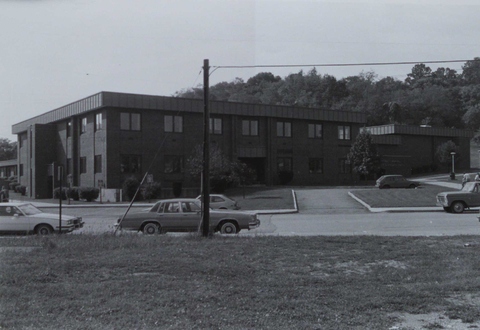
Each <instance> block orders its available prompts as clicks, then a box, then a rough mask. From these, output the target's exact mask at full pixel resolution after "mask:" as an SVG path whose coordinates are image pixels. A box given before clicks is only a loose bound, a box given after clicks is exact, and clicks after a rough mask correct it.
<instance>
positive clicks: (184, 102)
mask: <svg viewBox="0 0 480 330" xmlns="http://www.w3.org/2000/svg"><path fill="white" fill-rule="evenodd" d="M209 108H210V143H211V147H214V148H219V149H220V150H222V152H223V153H224V154H225V155H226V156H227V158H229V159H230V160H240V161H243V162H244V163H246V164H247V165H248V166H249V167H251V168H253V169H254V170H255V171H256V175H257V178H256V180H257V182H258V183H263V184H266V185H277V184H280V183H281V182H282V179H281V175H280V173H283V172H290V173H293V177H292V179H291V181H290V182H289V184H292V185H341V184H349V183H351V182H353V179H354V178H353V174H352V172H351V168H350V164H349V163H348V161H347V154H348V153H349V151H350V148H351V145H352V143H353V141H354V139H355V137H356V136H357V134H358V132H359V130H360V128H361V127H362V126H364V124H365V121H366V119H365V116H364V114H362V113H358V112H350V111H330V110H320V109H309V108H297V107H288V106H270V105H258V104H245V103H232V102H220V101H212V102H210V104H209ZM12 132H13V134H17V136H18V159H17V166H18V178H19V182H20V184H22V185H24V186H26V187H27V195H29V196H31V197H35V198H48V197H51V196H52V191H53V188H54V186H55V185H56V181H57V179H58V175H59V174H58V173H57V172H58V168H59V166H61V167H62V168H63V169H64V171H63V172H64V173H63V176H62V179H63V180H64V182H68V183H69V184H71V185H72V186H94V187H100V186H101V187H104V188H110V189H119V188H122V185H123V182H124V181H125V180H126V179H127V178H129V177H132V176H134V177H136V178H138V179H141V178H142V177H143V176H144V175H145V173H147V172H148V174H150V175H151V177H152V178H153V180H154V181H155V182H160V183H161V185H162V187H165V189H171V188H172V186H173V185H175V184H177V185H181V186H182V187H183V188H184V189H187V188H190V187H192V188H198V187H199V186H200V179H199V178H196V177H192V175H190V174H189V171H188V159H189V158H190V157H192V155H193V154H194V150H195V148H198V147H201V145H202V142H203V100H197V99H184V98H175V97H163V96H151V95H138V94H125V93H112V92H100V93H98V94H95V95H92V96H89V97H87V98H84V99H82V100H79V101H76V102H73V103H71V104H68V105H66V106H64V107H61V108H58V109H55V110H52V111H50V112H47V113H44V114H42V115H39V116H37V117H34V118H31V119H29V120H26V121H23V122H21V123H18V124H15V125H13V127H12Z"/></svg>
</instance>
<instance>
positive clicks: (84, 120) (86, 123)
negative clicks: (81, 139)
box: [80, 117, 88, 134]
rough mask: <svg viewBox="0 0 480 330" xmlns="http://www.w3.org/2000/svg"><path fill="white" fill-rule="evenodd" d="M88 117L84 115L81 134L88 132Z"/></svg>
mask: <svg viewBox="0 0 480 330" xmlns="http://www.w3.org/2000/svg"><path fill="white" fill-rule="evenodd" d="M87 125H88V121H87V117H82V120H81V122H80V134H83V133H86V132H87Z"/></svg>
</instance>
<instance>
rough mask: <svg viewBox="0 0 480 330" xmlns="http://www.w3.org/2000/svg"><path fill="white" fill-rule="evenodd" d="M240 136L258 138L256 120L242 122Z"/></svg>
mask: <svg viewBox="0 0 480 330" xmlns="http://www.w3.org/2000/svg"><path fill="white" fill-rule="evenodd" d="M242 135H250V136H258V120H242Z"/></svg>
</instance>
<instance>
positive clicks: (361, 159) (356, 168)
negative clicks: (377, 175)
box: [347, 129, 380, 179]
mask: <svg viewBox="0 0 480 330" xmlns="http://www.w3.org/2000/svg"><path fill="white" fill-rule="evenodd" d="M347 159H348V161H349V162H350V164H351V165H352V170H353V172H354V173H357V174H359V175H360V176H363V177H364V178H365V179H367V177H368V175H369V174H372V173H374V172H375V171H376V170H378V169H379V167H380V157H379V155H378V153H377V148H376V146H375V144H374V143H373V139H372V135H371V134H370V132H368V131H367V130H365V129H364V130H362V131H361V132H360V133H359V134H358V135H357V138H356V139H355V142H354V143H353V145H352V148H351V149H350V153H349V154H348V156H347Z"/></svg>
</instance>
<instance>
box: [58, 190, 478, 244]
mask: <svg viewBox="0 0 480 330" xmlns="http://www.w3.org/2000/svg"><path fill="white" fill-rule="evenodd" d="M296 194H297V202H298V208H299V212H298V213H293V214H275V215H261V217H260V219H261V222H262V224H261V226H260V227H259V228H257V229H255V230H251V231H242V232H241V233H240V234H241V235H279V236H288V235H302V236H312V235H381V236H397V235H400V236H444V235H480V223H479V222H478V220H477V215H478V211H470V212H465V213H463V214H450V213H445V212H443V211H437V212H381V213H371V212H369V211H368V210H366V209H365V208H364V207H363V206H362V205H361V204H360V203H358V202H357V201H355V200H354V199H352V198H351V197H350V196H348V189H299V190H296ZM138 210H139V208H134V209H132V211H131V212H135V211H138ZM63 212H64V213H65V214H72V215H81V216H82V217H83V219H84V221H85V223H86V224H85V227H84V228H82V229H81V230H79V231H76V233H95V234H99V233H108V232H113V231H114V227H113V224H114V223H115V221H116V219H117V218H119V217H121V216H122V214H123V213H124V212H125V209H123V208H68V209H64V210H63Z"/></svg>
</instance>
